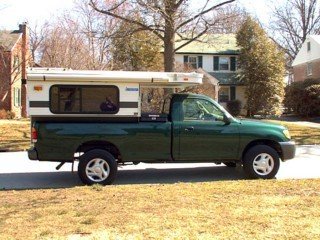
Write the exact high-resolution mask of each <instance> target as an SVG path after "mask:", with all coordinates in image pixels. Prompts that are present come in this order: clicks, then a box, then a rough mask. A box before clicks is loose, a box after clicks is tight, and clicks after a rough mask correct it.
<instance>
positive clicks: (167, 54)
mask: <svg viewBox="0 0 320 240" xmlns="http://www.w3.org/2000/svg"><path fill="white" fill-rule="evenodd" d="M174 2H175V1H171V0H166V1H165V12H166V17H165V27H164V70H165V72H174V70H175V60H174V49H175V44H174V43H175V41H174V40H175V39H174V38H175V29H174V27H175V20H174V15H175V11H176V9H175V8H174Z"/></svg>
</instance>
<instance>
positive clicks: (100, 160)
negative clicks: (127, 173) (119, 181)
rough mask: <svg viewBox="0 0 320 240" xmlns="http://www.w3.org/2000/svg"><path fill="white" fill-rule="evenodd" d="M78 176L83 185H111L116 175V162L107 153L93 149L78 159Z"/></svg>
mask: <svg viewBox="0 0 320 240" xmlns="http://www.w3.org/2000/svg"><path fill="white" fill-rule="evenodd" d="M79 160H80V161H79V165H78V175H79V177H80V179H81V181H82V182H83V183H84V184H87V185H92V184H101V185H108V184H111V183H112V182H113V181H114V179H115V177H116V175H117V170H118V166H117V162H116V160H115V158H114V157H113V156H112V155H111V154H110V153H109V152H107V151H104V150H100V149H95V150H90V151H88V152H86V153H84V154H83V155H82V156H81V157H80V159H79Z"/></svg>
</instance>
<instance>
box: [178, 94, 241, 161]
mask: <svg viewBox="0 0 320 240" xmlns="http://www.w3.org/2000/svg"><path fill="white" fill-rule="evenodd" d="M182 109H183V113H182V114H181V118H182V119H181V121H179V122H177V123H176V124H175V128H178V129H179V130H178V129H177V130H178V131H179V138H180V141H179V142H180V144H179V147H180V151H179V153H180V154H179V160H187V161H211V160H223V159H224V160H226V159H230V160H234V159H237V156H238V148H239V130H238V123H236V122H231V123H226V122H225V121H224V113H223V112H222V111H221V110H220V109H219V108H218V107H217V106H216V105H215V104H214V103H213V102H210V101H208V100H206V99H200V98H186V99H184V100H183V102H182Z"/></svg>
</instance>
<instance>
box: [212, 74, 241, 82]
mask: <svg viewBox="0 0 320 240" xmlns="http://www.w3.org/2000/svg"><path fill="white" fill-rule="evenodd" d="M209 74H210V75H211V76H213V77H214V78H215V79H217V80H218V81H219V84H220V85H241V84H243V83H242V81H241V78H240V75H239V74H238V73H236V72H209Z"/></svg>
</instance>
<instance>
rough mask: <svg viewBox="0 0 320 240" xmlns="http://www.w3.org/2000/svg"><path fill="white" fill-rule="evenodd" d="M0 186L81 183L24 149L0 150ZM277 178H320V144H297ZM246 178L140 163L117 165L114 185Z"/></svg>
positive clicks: (67, 168)
mask: <svg viewBox="0 0 320 240" xmlns="http://www.w3.org/2000/svg"><path fill="white" fill-rule="evenodd" d="M0 164H1V165H0V189H35V188H68V187H74V186H81V185H82V183H81V182H80V180H79V179H78V175H77V172H76V169H77V166H76V165H75V168H74V169H75V172H71V164H65V165H64V166H63V167H62V168H61V169H60V170H59V171H57V170H55V167H56V166H57V165H58V164H57V163H49V162H38V161H30V160H28V157H27V153H26V152H12V153H0ZM276 177H277V179H302V178H320V146H298V147H297V154H296V158H295V159H293V160H289V161H287V162H284V163H281V166H280V170H279V172H278V174H277V176H276ZM240 179H245V176H244V174H243V171H242V168H241V167H237V168H228V167H225V166H224V165H215V164H211V163H197V164H194V163H190V164H172V163H171V164H139V165H136V166H133V165H130V166H120V167H119V172H118V176H117V179H116V181H115V182H114V184H118V185H119V184H152V183H176V182H209V181H222V180H240Z"/></svg>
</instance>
